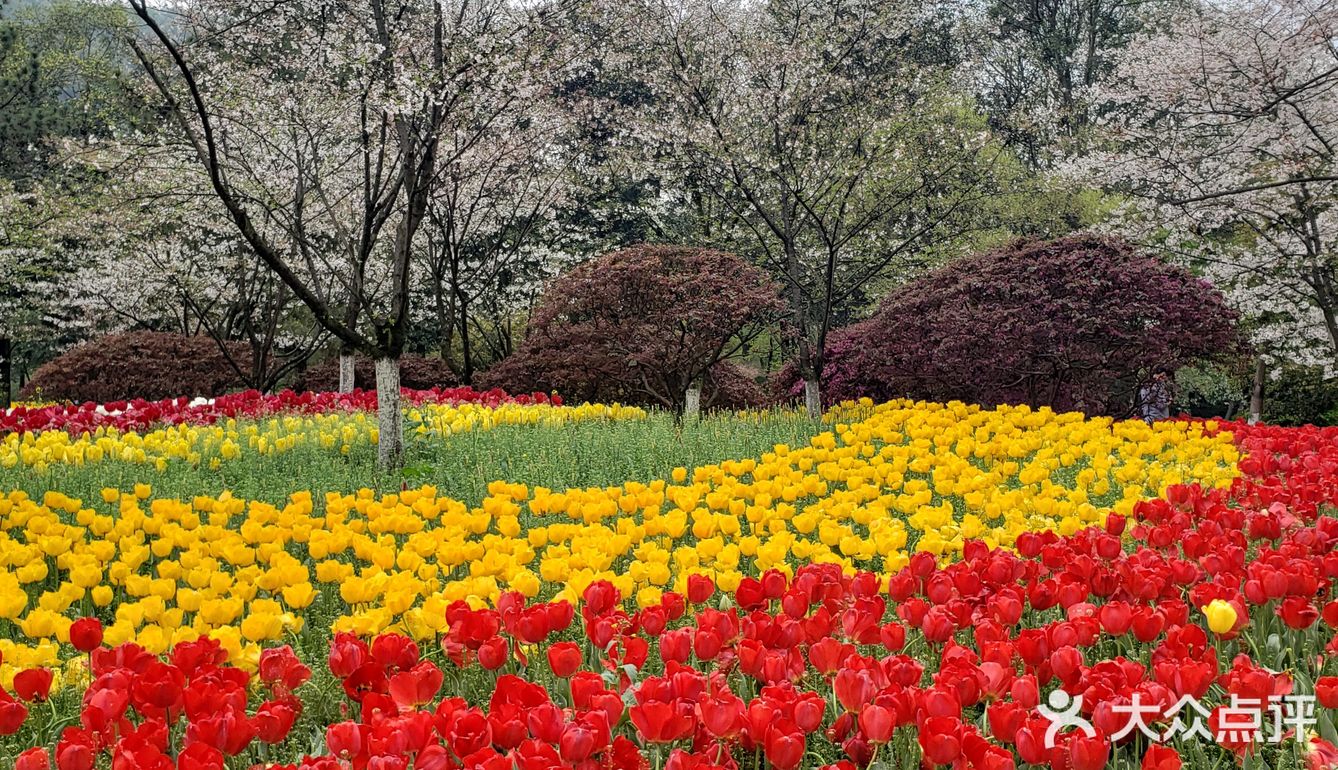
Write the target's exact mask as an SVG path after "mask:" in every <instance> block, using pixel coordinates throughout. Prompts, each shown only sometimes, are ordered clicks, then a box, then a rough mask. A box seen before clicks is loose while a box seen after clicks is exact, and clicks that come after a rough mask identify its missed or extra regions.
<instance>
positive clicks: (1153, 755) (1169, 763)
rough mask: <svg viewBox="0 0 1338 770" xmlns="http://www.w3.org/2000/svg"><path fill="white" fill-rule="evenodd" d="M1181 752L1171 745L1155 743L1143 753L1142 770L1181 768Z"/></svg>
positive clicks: (1177, 769) (1178, 769)
mask: <svg viewBox="0 0 1338 770" xmlns="http://www.w3.org/2000/svg"><path fill="white" fill-rule="evenodd" d="M1183 764H1184V763H1183V762H1182V761H1181V759H1180V754H1179V752H1177V751H1176V750H1175V749H1173V748H1171V747H1170V746H1159V745H1157V744H1155V743H1154V744H1153V745H1151V746H1149V747H1148V750H1147V752H1145V753H1144V754H1143V763H1142V764H1141V765H1139V768H1140V770H1180V768H1181V767H1182V766H1183Z"/></svg>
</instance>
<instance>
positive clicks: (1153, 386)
mask: <svg viewBox="0 0 1338 770" xmlns="http://www.w3.org/2000/svg"><path fill="white" fill-rule="evenodd" d="M1173 391H1174V383H1172V381H1171V373H1170V372H1168V371H1166V370H1165V369H1158V370H1157V372H1156V373H1155V374H1153V375H1152V380H1151V381H1150V382H1147V383H1144V385H1143V387H1141V388H1139V389H1138V408H1139V410H1140V412H1141V414H1142V415H1143V421H1144V422H1146V423H1148V424H1149V425H1150V424H1152V423H1153V422H1155V421H1157V420H1165V419H1166V418H1168V417H1170V416H1171V398H1172V396H1173V395H1174V392H1173Z"/></svg>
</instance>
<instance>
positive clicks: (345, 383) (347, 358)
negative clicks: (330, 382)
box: [339, 350, 358, 393]
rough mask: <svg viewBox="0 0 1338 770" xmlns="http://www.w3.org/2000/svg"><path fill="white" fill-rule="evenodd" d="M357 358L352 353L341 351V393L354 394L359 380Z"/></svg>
mask: <svg viewBox="0 0 1338 770" xmlns="http://www.w3.org/2000/svg"><path fill="white" fill-rule="evenodd" d="M357 362H358V360H357V358H355V357H354V355H353V353H352V352H345V351H343V350H341V351H339V392H340V393H352V392H353V385H354V382H356V379H357Z"/></svg>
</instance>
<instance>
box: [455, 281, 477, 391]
mask: <svg viewBox="0 0 1338 770" xmlns="http://www.w3.org/2000/svg"><path fill="white" fill-rule="evenodd" d="M455 304H456V306H457V307H459V309H460V355H461V356H462V357H463V359H464V365H463V366H461V367H460V380H461V383H462V384H464V385H471V384H473V382H474V349H473V345H472V344H471V342H470V338H469V298H468V297H466V296H465V293H464V292H463V291H460V290H457V291H456V300H455Z"/></svg>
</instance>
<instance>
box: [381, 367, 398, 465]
mask: <svg viewBox="0 0 1338 770" xmlns="http://www.w3.org/2000/svg"><path fill="white" fill-rule="evenodd" d="M376 426H377V432H378V434H379V438H378V439H377V444H376V460H377V464H378V465H380V466H381V469H382V470H397V469H399V467H400V466H401V465H402V464H403V462H404V419H403V417H402V416H401V415H400V361H399V359H398V358H378V359H376Z"/></svg>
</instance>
